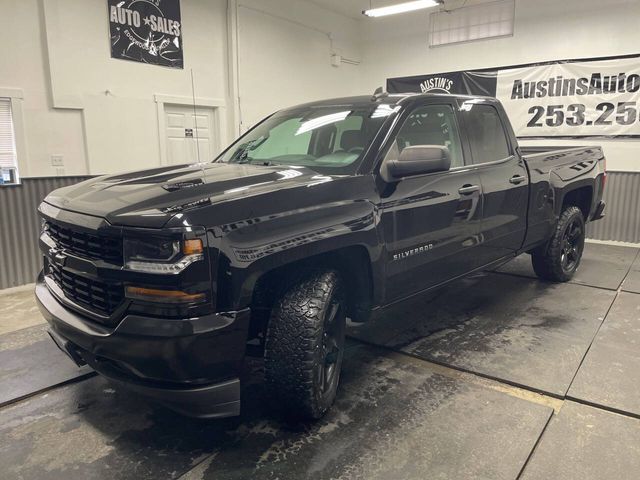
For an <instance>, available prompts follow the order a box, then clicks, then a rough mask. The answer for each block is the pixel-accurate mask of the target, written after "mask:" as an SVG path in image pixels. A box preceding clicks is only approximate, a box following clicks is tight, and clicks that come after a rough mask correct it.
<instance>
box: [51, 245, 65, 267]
mask: <svg viewBox="0 0 640 480" xmlns="http://www.w3.org/2000/svg"><path fill="white" fill-rule="evenodd" d="M49 256H50V257H49V258H50V259H51V261H52V262H53V263H55V264H56V265H58V266H60V267H64V264H65V262H66V261H67V256H66V255H65V254H64V253H62V251H61V250H59V249H58V248H51V249H49Z"/></svg>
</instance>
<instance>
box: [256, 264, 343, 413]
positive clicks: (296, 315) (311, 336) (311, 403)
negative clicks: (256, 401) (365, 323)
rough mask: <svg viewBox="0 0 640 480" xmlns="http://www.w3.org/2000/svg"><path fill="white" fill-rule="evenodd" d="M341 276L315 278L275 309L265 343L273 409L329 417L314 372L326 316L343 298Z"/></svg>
mask: <svg viewBox="0 0 640 480" xmlns="http://www.w3.org/2000/svg"><path fill="white" fill-rule="evenodd" d="M339 281H340V278H339V276H338V273H337V272H335V271H333V270H329V271H320V272H314V273H312V274H311V275H308V276H306V277H304V278H303V279H302V280H301V281H300V282H298V283H297V285H295V286H293V287H292V288H290V289H289V290H288V291H287V292H286V293H285V294H284V295H283V296H282V297H281V298H280V299H279V300H278V301H277V302H276V303H275V305H274V307H273V310H272V313H271V318H270V321H269V326H268V328H267V335H266V340H265V350H264V358H265V387H266V390H267V395H268V396H269V398H270V399H272V402H273V403H274V406H276V407H277V408H279V409H281V410H284V409H286V411H287V413H288V414H290V415H293V416H300V417H306V418H313V419H317V418H320V417H321V416H322V415H323V414H324V412H325V411H326V407H323V406H322V405H320V404H319V403H318V401H317V398H316V395H315V394H314V368H315V364H316V356H317V349H318V348H319V347H320V344H321V342H322V335H323V329H324V312H325V309H326V308H327V306H328V304H329V302H330V299H331V297H332V295H334V294H337V293H339V288H340V286H339Z"/></svg>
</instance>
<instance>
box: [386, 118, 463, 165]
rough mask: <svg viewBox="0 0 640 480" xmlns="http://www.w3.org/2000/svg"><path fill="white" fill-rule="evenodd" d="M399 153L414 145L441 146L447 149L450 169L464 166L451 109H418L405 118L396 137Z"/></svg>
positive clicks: (458, 136)
mask: <svg viewBox="0 0 640 480" xmlns="http://www.w3.org/2000/svg"><path fill="white" fill-rule="evenodd" d="M396 144H397V146H398V150H399V152H402V150H403V149H405V148H406V147H411V146H414V145H442V146H445V147H448V148H449V153H450V154H451V168H453V167H461V166H463V165H464V159H463V156H462V146H461V143H460V135H459V134H458V127H457V125H456V117H455V113H454V111H453V107H451V106H450V105H427V106H424V107H418V108H417V109H415V110H414V111H413V112H412V113H411V114H410V115H409V117H408V118H407V120H406V121H405V122H404V124H403V125H402V128H401V129H400V131H399V132H398V136H397V137H396Z"/></svg>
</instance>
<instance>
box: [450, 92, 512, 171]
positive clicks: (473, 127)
mask: <svg viewBox="0 0 640 480" xmlns="http://www.w3.org/2000/svg"><path fill="white" fill-rule="evenodd" d="M461 111H462V114H463V115H464V116H465V120H466V125H467V129H468V134H469V143H470V145H471V153H472V155H473V163H486V162H494V161H496V160H502V159H503V158H507V157H508V156H509V155H511V153H510V152H509V143H508V142H507V136H506V135H505V132H504V128H503V127H502V121H501V120H500V115H498V111H497V110H496V109H495V108H494V107H492V106H491V105H480V104H473V103H470V102H466V103H465V104H464V106H463V108H462V109H461Z"/></svg>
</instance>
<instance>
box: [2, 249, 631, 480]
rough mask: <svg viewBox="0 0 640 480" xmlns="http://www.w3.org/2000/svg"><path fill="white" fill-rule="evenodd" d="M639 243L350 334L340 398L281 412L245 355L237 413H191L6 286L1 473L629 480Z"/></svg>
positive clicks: (447, 294)
mask: <svg viewBox="0 0 640 480" xmlns="http://www.w3.org/2000/svg"><path fill="white" fill-rule="evenodd" d="M639 252H640V249H635V248H627V247H612V246H604V245H598V244H588V245H587V248H586V251H585V258H584V261H583V265H582V266H581V269H580V271H579V272H578V274H577V275H576V277H575V279H574V280H573V281H572V282H570V283H567V284H562V285H552V284H546V283H543V282H539V281H538V280H537V279H535V278H533V276H532V271H531V268H530V265H529V259H528V257H527V256H523V257H521V258H518V259H515V260H514V261H512V262H510V263H509V264H507V265H505V266H504V267H502V268H501V269H499V270H498V271H497V272H492V273H486V274H482V275H477V276H475V277H472V278H469V279H465V280H463V281H460V282H457V283H456V284H454V285H451V286H449V287H447V288H446V289H444V290H442V291H441V292H438V293H437V294H434V295H429V296H424V297H421V298H416V299H415V300H413V301H411V302H409V303H405V304H403V305H401V306H399V307H397V308H395V309H394V310H392V311H391V310H390V311H387V312H385V313H384V314H383V315H381V316H379V317H378V318H376V320H374V321H372V322H370V323H368V324H365V325H353V326H351V327H350V329H349V333H350V337H351V338H350V340H349V348H348V352H347V355H346V357H345V365H344V374H343V377H342V380H341V387H340V390H339V395H338V399H337V402H336V405H335V406H334V408H333V409H332V410H331V411H330V413H329V414H328V415H327V416H326V417H325V418H324V419H322V420H321V421H319V422H316V423H300V424H291V423H283V422H282V421H281V420H280V419H279V418H277V417H274V416H273V415H271V413H270V412H268V411H266V410H265V408H264V406H263V405H264V401H263V398H264V394H263V391H262V384H261V381H260V377H261V364H260V362H259V361H250V362H248V363H247V374H246V381H245V384H244V387H243V414H242V416H240V417H238V418H233V419H225V420H218V421H197V420H191V419H186V418H183V417H180V416H179V415H176V414H174V413H172V412H170V411H168V410H166V409H164V408H162V407H159V406H157V405H155V404H153V403H152V402H149V401H147V400H146V399H143V398H140V397H138V396H136V395H133V394H130V393H129V392H127V391H125V390H121V389H120V388H117V387H115V386H113V385H111V384H109V383H108V382H107V381H105V380H104V379H102V378H100V377H97V376H95V375H94V374H93V372H91V371H90V370H88V369H86V368H85V369H77V368H75V367H74V366H73V364H71V362H70V361H68V360H67V359H66V358H65V357H64V356H63V355H62V354H61V353H60V352H59V351H58V350H57V349H56V348H55V346H54V345H53V344H52V342H51V341H50V340H49V339H48V337H47V335H46V329H45V327H44V325H42V324H41V320H40V317H39V314H38V313H36V312H35V310H33V307H34V305H33V301H32V299H31V297H30V293H29V292H18V293H14V294H12V295H9V296H6V295H5V296H0V307H2V309H3V313H4V316H3V318H4V319H6V320H3V322H2V326H1V327H0V328H1V329H0V333H3V334H2V335H0V471H1V472H2V474H1V475H0V477H1V478H3V479H71V480H72V479H83V480H84V479H107V478H108V479H114V478H117V479H147V478H148V479H164V478H174V479H180V480H195V479H207V480H209V479H211V480H212V479H236V478H237V479H246V478H257V479H261V478H264V479H301V478H310V479H321V478H322V479H324V478H327V479H328V478H345V479H352V478H353V479H357V478H362V479H377V478H379V479H405V478H406V479H423V478H434V479H435V478H442V479H448V478H451V479H467V478H468V479H476V478H482V479H515V478H526V479H546V478H562V479H573V478H575V479H591V478H593V479H604V478H616V480H623V479H636V478H637V477H638V474H637V472H638V471H639V469H640V386H639V385H640V353H639V352H638V346H639V345H640V288H639V287H638V285H640V255H639Z"/></svg>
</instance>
